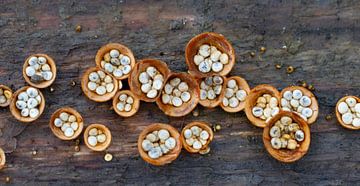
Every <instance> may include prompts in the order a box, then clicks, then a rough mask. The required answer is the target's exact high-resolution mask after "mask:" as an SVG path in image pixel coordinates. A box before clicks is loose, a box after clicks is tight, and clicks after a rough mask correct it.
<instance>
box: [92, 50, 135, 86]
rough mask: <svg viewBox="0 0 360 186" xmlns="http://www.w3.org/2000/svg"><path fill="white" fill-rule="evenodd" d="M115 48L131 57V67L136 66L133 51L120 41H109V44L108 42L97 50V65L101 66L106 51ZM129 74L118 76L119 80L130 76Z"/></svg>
mask: <svg viewBox="0 0 360 186" xmlns="http://www.w3.org/2000/svg"><path fill="white" fill-rule="evenodd" d="M113 49H116V50H118V51H119V52H120V54H123V55H126V56H128V57H129V58H130V66H131V69H133V68H134V66H135V57H134V54H133V52H132V51H131V50H130V49H129V48H128V47H126V46H124V45H122V44H119V43H109V44H106V45H104V46H102V47H101V48H100V49H99V50H98V51H97V53H96V56H95V62H96V66H98V67H101V61H102V60H103V58H104V55H105V54H106V53H108V52H110V51H111V50H113ZM129 74H130V73H129ZM129 74H126V75H123V76H121V77H119V78H116V79H118V80H121V79H126V78H127V77H128V76H129Z"/></svg>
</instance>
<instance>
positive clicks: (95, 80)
mask: <svg viewBox="0 0 360 186" xmlns="http://www.w3.org/2000/svg"><path fill="white" fill-rule="evenodd" d="M118 86H119V81H118V80H116V79H115V77H114V76H112V75H110V74H108V73H106V72H105V71H104V70H102V69H101V68H99V67H92V68H89V69H88V70H86V71H85V72H84V74H83V76H82V79H81V89H82V91H83V92H84V94H85V95H86V96H87V97H88V98H89V99H90V100H93V101H96V102H106V101H109V100H110V99H112V98H113V97H114V96H115V94H116V92H117V90H118Z"/></svg>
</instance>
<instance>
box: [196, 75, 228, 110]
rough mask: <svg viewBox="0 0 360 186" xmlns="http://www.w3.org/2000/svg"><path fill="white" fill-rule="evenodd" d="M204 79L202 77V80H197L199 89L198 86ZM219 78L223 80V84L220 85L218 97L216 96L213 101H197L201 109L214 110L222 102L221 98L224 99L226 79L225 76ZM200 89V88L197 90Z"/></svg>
mask: <svg viewBox="0 0 360 186" xmlns="http://www.w3.org/2000/svg"><path fill="white" fill-rule="evenodd" d="M205 78H206V77H203V78H200V79H197V83H198V84H199V87H200V84H201V82H202V81H203V80H205ZM221 78H222V79H223V81H224V82H223V84H222V88H221V93H220V95H218V96H217V97H216V98H215V99H213V100H209V99H204V100H201V99H199V103H200V105H202V106H203V107H207V108H215V107H217V106H219V104H220V103H221V102H222V100H223V98H224V90H225V88H226V84H225V82H226V78H225V76H221ZM199 89H200V88H199Z"/></svg>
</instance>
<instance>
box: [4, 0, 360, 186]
mask: <svg viewBox="0 0 360 186" xmlns="http://www.w3.org/2000/svg"><path fill="white" fill-rule="evenodd" d="M0 5H1V6H0V46H1V49H0V56H1V57H0V82H1V83H2V84H6V85H9V86H11V88H13V89H14V90H15V89H18V88H20V87H22V86H24V85H25V81H24V79H23V77H22V74H21V70H22V64H23V62H24V60H25V59H26V57H27V56H29V55H30V54H32V53H39V52H40V53H47V54H49V55H51V56H52V57H53V58H54V59H55V61H56V63H57V67H58V76H57V79H56V81H55V83H54V84H53V86H52V87H53V88H54V92H51V91H50V89H49V88H48V89H44V90H43V93H44V96H45V98H46V101H47V105H46V110H45V112H44V114H43V115H42V116H41V117H40V119H39V120H37V121H36V122H34V123H32V124H29V125H26V124H23V123H19V122H17V121H16V120H15V119H14V118H13V117H12V116H11V114H10V112H9V110H8V109H0V119H1V120H0V126H1V127H2V130H1V131H2V136H1V138H0V146H1V147H3V148H4V149H5V151H6V152H7V167H6V168H5V169H4V170H2V171H1V173H0V180H1V181H2V183H3V182H4V180H5V177H7V176H9V177H11V183H15V184H34V183H51V184H100V183H102V184H115V183H116V184H132V185H160V184H162V185H164V184H165V185H177V184H180V185H188V184H197V185H220V184H229V185H248V184H267V185H270V184H276V185H279V184H290V185H294V184H300V185H309V184H317V185H358V184H359V183H360V156H359V154H360V150H359V149H360V141H359V131H349V130H346V129H344V128H342V127H341V126H340V125H338V123H337V121H336V119H335V115H334V113H333V110H334V106H335V104H336V102H337V100H338V99H339V98H341V97H342V96H344V95H346V94H352V95H358V96H359V94H360V81H359V76H360V58H359V54H360V43H359V42H360V28H359V25H360V24H359V20H360V14H359V8H360V2H358V1H354V0H353V1H351V0H343V1H340V0H337V1H335V0H333V1H325V0H320V1H281V0H267V1H262V0H256V1H251V0H241V1H238V0H227V1H208V0H204V1H195V0H185V1H147V2H145V1H138V0H134V1H122V0H120V1H115V0H114V1H100V0H93V1H85V0H81V1H73V0H71V1H42V0H32V1H25V0H19V1H14V0H2V1H1V2H0ZM76 25H81V26H82V32H80V33H77V32H75V27H76ZM204 31H215V32H218V33H222V34H223V35H225V37H227V39H228V40H229V41H230V42H231V43H232V44H233V46H234V48H235V52H236V58H237V64H236V65H235V67H234V69H233V71H232V72H231V74H230V75H240V76H242V77H244V78H245V79H246V80H248V82H249V85H250V86H251V87H254V86H255V85H257V84H261V83H269V84H272V85H274V86H276V87H278V88H279V89H281V88H284V87H286V86H289V85H291V84H296V83H297V81H299V80H305V81H307V82H308V83H311V84H313V85H314V86H315V88H316V91H315V92H314V93H315V95H316V96H317V97H318V100H319V105H320V115H319V119H318V121H317V122H316V123H314V124H313V125H312V126H311V131H312V136H311V138H312V141H311V145H310V150H309V153H308V154H307V155H306V156H305V157H304V158H303V159H301V160H300V161H298V162H296V163H294V164H282V163H279V162H277V161H276V160H274V159H273V158H271V157H270V156H269V155H268V154H267V152H266V150H265V149H264V146H263V143H262V138H261V133H262V130H261V129H259V128H255V127H253V126H252V125H251V124H250V123H249V121H248V120H247V118H246V116H245V114H244V113H243V112H240V113H236V114H229V113H226V112H224V111H222V109H221V108H220V107H219V108H215V109H204V108H202V107H199V110H200V116H198V117H194V116H192V115H188V116H185V117H182V118H171V117H167V116H165V115H164V114H163V113H162V112H161V111H160V110H159V109H158V108H157V107H156V104H155V103H153V104H150V103H143V102H142V103H141V106H140V107H141V108H140V110H139V112H138V113H137V114H136V115H135V116H133V117H131V118H121V117H119V116H118V115H117V114H116V113H115V112H114V111H112V110H110V107H111V103H110V102H108V103H95V102H92V101H90V100H88V99H87V98H86V97H85V96H84V95H83V93H82V92H81V88H80V76H81V74H82V73H83V72H84V71H85V70H86V69H87V68H88V67H91V66H94V65H95V60H94V58H95V54H96V51H97V50H98V49H99V48H100V47H101V46H102V45H104V44H106V43H108V42H119V43H122V44H125V45H127V46H128V47H129V48H130V49H132V51H133V52H134V55H135V57H136V59H141V58H145V57H153V58H157V59H160V60H163V61H165V62H166V63H167V64H168V65H169V67H170V68H171V70H173V71H187V67H186V64H185V59H184V47H185V45H186V43H187V42H188V41H189V40H190V38H192V37H193V36H195V35H196V34H198V33H201V32H204ZM261 46H265V47H266V48H267V51H266V53H265V54H260V53H259V48H260V47H261ZM284 46H286V49H285V47H284ZM249 51H255V52H256V56H255V57H254V58H251V57H250V56H249V55H248V52H249ZM275 64H282V65H283V67H282V68H281V69H279V70H277V69H276V68H275ZM288 65H292V66H294V67H295V72H294V73H292V74H291V75H288V74H287V73H286V67H287V66H288ZM72 81H75V82H76V83H77V84H76V85H75V86H72V85H71V82H72ZM63 106H70V107H74V108H76V109H77V110H78V111H79V112H80V113H81V114H82V116H83V117H84V120H85V125H86V126H87V125H89V124H90V123H95V122H96V123H103V124H105V125H107V126H108V127H109V128H110V129H111V132H112V134H113V139H114V141H113V144H112V145H111V147H110V148H109V150H108V152H110V153H112V154H113V155H114V159H113V161H112V162H105V161H104V160H103V155H104V153H95V152H91V151H89V150H88V149H87V148H86V147H85V145H84V144H83V142H81V146H80V149H81V151H80V152H75V150H74V146H75V142H65V141H61V140H59V139H57V138H56V137H55V136H54V135H53V134H52V133H51V130H50V128H49V127H48V121H49V119H50V116H51V114H52V112H54V111H55V110H56V109H58V108H60V107H63ZM327 114H331V115H332V116H333V119H331V120H330V121H327V120H325V116H326V115H327ZM194 120H202V121H207V122H209V123H212V124H217V123H220V124H222V128H223V130H221V131H220V132H216V133H215V139H214V141H213V143H212V144H211V153H210V154H209V155H207V156H200V155H190V154H188V153H186V152H185V151H183V152H182V153H181V155H180V157H179V158H178V159H177V160H176V161H175V162H174V163H173V164H171V165H168V166H165V167H154V166H150V165H149V164H146V163H145V162H144V161H143V160H142V159H141V158H140V157H139V155H138V153H137V149H136V140H137V136H138V135H139V133H140V131H141V130H142V129H143V128H144V127H145V126H147V125H149V124H150V123H153V122H164V123H170V124H171V125H173V126H175V127H177V128H178V129H179V130H180V129H181V127H182V126H183V125H184V124H186V123H188V122H191V121H194ZM1 127H0V128H1ZM33 150H36V151H37V154H36V155H35V156H34V155H32V151H33Z"/></svg>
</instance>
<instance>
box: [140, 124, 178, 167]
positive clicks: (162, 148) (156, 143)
mask: <svg viewBox="0 0 360 186" xmlns="http://www.w3.org/2000/svg"><path fill="white" fill-rule="evenodd" d="M181 148H182V144H181V141H180V134H179V132H178V131H177V129H175V128H174V127H172V126H171V125H168V124H163V123H154V124H151V125H149V126H147V127H146V128H145V129H144V130H143V131H142V132H141V133H140V135H139V138H138V150H139V153H140V156H141V158H142V159H144V160H145V161H146V162H148V163H150V164H152V165H156V166H161V165H165V164H169V163H171V162H172V161H174V160H175V159H176V158H177V157H178V156H179V154H180V152H181Z"/></svg>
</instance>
